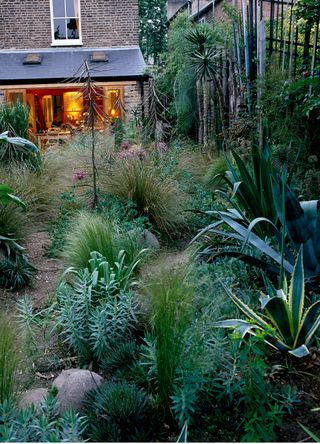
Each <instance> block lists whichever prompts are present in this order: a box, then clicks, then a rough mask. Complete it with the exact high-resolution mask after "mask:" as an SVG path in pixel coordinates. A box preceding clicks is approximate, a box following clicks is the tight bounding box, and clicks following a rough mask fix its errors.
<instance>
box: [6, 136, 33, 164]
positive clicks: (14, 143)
mask: <svg viewBox="0 0 320 444" xmlns="http://www.w3.org/2000/svg"><path fill="white" fill-rule="evenodd" d="M8 134H9V133H8V131H6V132H4V133H1V134H0V160H1V161H3V162H7V161H9V162H10V161H12V160H28V159H30V158H32V157H34V159H38V158H39V156H40V151H39V148H38V147H37V146H36V145H35V144H34V143H32V142H30V140H27V139H24V138H23V137H9V135H8Z"/></svg>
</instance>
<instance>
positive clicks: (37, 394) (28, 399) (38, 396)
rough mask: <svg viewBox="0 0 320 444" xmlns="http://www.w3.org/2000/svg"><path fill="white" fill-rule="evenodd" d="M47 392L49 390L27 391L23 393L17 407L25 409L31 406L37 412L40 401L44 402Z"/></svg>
mask: <svg viewBox="0 0 320 444" xmlns="http://www.w3.org/2000/svg"><path fill="white" fill-rule="evenodd" d="M48 392H49V390H48V389H46V388H36V389H31V390H27V391H26V392H24V394H23V395H22V397H21V399H20V402H19V407H20V408H22V409H25V408H27V407H30V406H31V405H32V404H33V405H34V406H35V408H36V409H37V410H38V409H39V407H40V404H41V401H43V400H44V398H45V397H46V396H47V394H48Z"/></svg>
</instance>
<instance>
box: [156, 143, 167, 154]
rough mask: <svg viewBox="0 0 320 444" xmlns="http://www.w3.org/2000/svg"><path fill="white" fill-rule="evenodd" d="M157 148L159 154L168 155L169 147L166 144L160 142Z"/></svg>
mask: <svg viewBox="0 0 320 444" xmlns="http://www.w3.org/2000/svg"><path fill="white" fill-rule="evenodd" d="M156 147H157V150H158V153H159V154H163V153H166V152H167V151H168V149H169V147H168V145H167V144H166V143H165V142H158V143H157V145H156Z"/></svg>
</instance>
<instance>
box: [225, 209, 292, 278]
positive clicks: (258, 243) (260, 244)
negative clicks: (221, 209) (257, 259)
mask: <svg viewBox="0 0 320 444" xmlns="http://www.w3.org/2000/svg"><path fill="white" fill-rule="evenodd" d="M219 214H220V213H219ZM221 219H222V220H223V221H224V222H225V223H226V224H227V225H229V226H230V227H231V228H233V229H234V230H235V231H236V232H237V233H239V234H240V235H241V236H242V238H243V240H245V239H246V238H247V242H248V243H249V244H251V245H253V246H254V247H256V248H258V249H259V250H260V251H261V252H262V253H264V254H266V255H267V256H269V257H271V258H272V259H273V260H274V261H275V262H277V263H278V264H279V265H280V264H281V255H280V254H279V253H277V252H276V251H275V250H274V249H273V248H271V247H270V246H269V245H268V244H267V243H266V242H264V241H263V240H262V239H261V238H260V237H258V236H257V235H256V234H254V233H249V235H248V229H247V228H245V227H244V226H243V225H241V224H239V223H238V222H236V221H235V220H232V219H231V218H229V217H227V216H224V215H221ZM284 267H285V270H286V271H287V272H288V273H292V270H293V267H292V265H291V264H290V263H289V262H288V261H284Z"/></svg>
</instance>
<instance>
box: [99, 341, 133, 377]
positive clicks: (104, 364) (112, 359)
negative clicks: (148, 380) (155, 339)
mask: <svg viewBox="0 0 320 444" xmlns="http://www.w3.org/2000/svg"><path fill="white" fill-rule="evenodd" d="M138 351H139V346H138V344H137V343H136V342H134V341H125V342H116V343H115V344H113V345H112V346H111V347H109V349H108V351H107V353H105V354H104V355H103V357H102V359H101V360H100V365H101V368H102V369H103V370H104V371H105V372H106V373H108V374H115V373H116V372H123V371H125V370H127V369H129V368H130V367H131V366H133V365H134V364H135V362H136V361H137V355H138Z"/></svg>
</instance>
